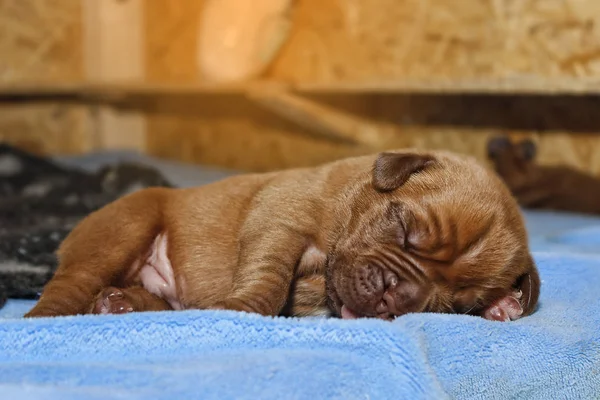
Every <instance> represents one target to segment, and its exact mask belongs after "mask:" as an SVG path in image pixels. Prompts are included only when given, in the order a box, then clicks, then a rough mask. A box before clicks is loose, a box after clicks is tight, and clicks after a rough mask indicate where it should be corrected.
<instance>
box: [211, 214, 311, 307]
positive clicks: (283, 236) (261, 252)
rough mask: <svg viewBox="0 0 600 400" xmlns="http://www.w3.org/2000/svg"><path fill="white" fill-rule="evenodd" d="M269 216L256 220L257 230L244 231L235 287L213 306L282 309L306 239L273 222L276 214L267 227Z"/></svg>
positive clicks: (234, 282)
mask: <svg viewBox="0 0 600 400" xmlns="http://www.w3.org/2000/svg"><path fill="white" fill-rule="evenodd" d="M268 218H269V217H268V216H267V217H265V218H264V219H260V220H259V221H253V222H254V224H253V226H254V229H247V230H245V232H243V233H242V237H241V243H240V244H241V246H240V255H239V262H238V265H237V269H236V271H235V274H234V281H233V287H232V290H231V292H230V293H229V296H228V297H227V299H226V300H224V301H222V302H220V303H217V304H215V305H214V306H213V307H211V308H217V309H227V310H236V311H246V312H254V313H259V314H263V315H278V314H279V313H280V312H281V311H282V309H283V307H284V305H285V303H286V300H287V298H288V295H289V291H290V285H291V282H292V279H293V277H294V269H295V267H296V264H297V262H298V260H299V259H300V256H301V255H302V250H303V249H304V247H305V243H306V240H305V239H304V237H303V236H302V235H301V234H300V233H299V232H297V231H295V230H292V229H290V228H289V227H287V226H285V225H283V226H282V225H281V224H273V222H274V221H273V217H272V216H271V221H270V222H271V223H270V224H269V226H264V224H265V221H268ZM273 225H275V226H273ZM278 225H279V226H278ZM263 226H264V227H263ZM257 227H260V229H258V230H257V229H256V228H257Z"/></svg>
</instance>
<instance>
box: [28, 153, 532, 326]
mask: <svg viewBox="0 0 600 400" xmlns="http://www.w3.org/2000/svg"><path fill="white" fill-rule="evenodd" d="M59 257H60V263H61V265H60V267H59V269H58V271H57V273H56V275H55V277H54V278H53V280H52V281H51V282H50V283H49V284H48V286H47V287H46V289H45V290H44V293H43V295H42V297H41V298H40V301H39V303H38V304H37V305H36V307H35V308H34V309H33V310H32V311H31V312H30V313H29V314H28V316H52V315H67V314H78V313H84V312H87V311H89V308H90V304H98V305H99V306H100V308H102V307H104V309H105V310H106V309H110V307H108V308H107V307H106V305H107V304H108V306H110V302H111V301H110V299H109V298H108V297H106V298H104V299H103V298H102V296H100V299H97V296H98V294H102V293H103V289H105V288H107V287H108V286H119V287H122V288H127V287H130V286H135V285H141V286H143V287H144V288H145V289H146V290H147V291H148V292H149V293H151V294H152V295H154V297H155V298H157V299H160V300H162V301H163V303H160V301H158V302H157V301H153V302H152V304H154V306H152V307H150V308H151V309H164V308H168V307H171V308H174V309H186V308H199V309H206V308H224V309H232V310H241V311H249V312H257V313H261V314H264V315H277V314H285V315H322V314H325V313H328V312H330V311H331V312H333V313H334V314H337V315H340V314H341V315H342V316H346V317H355V316H376V317H380V318H386V319H387V318H390V317H393V316H397V315H402V314H405V313H407V312H420V311H440V312H468V313H475V314H477V315H484V316H486V315H488V314H490V312H491V314H494V312H496V311H497V312H499V313H500V316H499V317H497V318H496V316H492V317H490V318H491V319H503V320H504V319H507V318H512V319H514V318H517V317H518V316H520V315H521V313H523V314H527V313H530V312H531V311H532V310H533V308H534V306H535V303H536V302H537V296H538V290H539V278H538V276H537V271H536V270H535V266H534V265H533V262H532V261H531V257H530V256H529V253H528V249H527V243H526V237H525V231H524V227H523V222H522V220H521V218H520V215H519V213H518V210H517V207H516V204H514V201H513V200H512V198H511V197H510V195H509V194H508V192H507V191H506V189H505V188H504V186H503V185H502V184H500V182H499V181H498V180H497V179H496V178H495V177H493V176H492V175H491V174H490V173H489V172H487V171H485V170H484V169H483V168H481V167H479V166H478V165H476V164H474V163H473V162H472V161H470V160H466V159H463V158H460V157H456V156H454V155H451V154H446V153H431V154H425V153H416V152H403V153H387V154H383V155H379V156H366V157H358V158H353V159H347V160H342V161H338V162H334V163H331V164H327V165H325V166H322V167H319V168H312V169H300V170H290V171H284V172H278V173H270V174H255V175H242V176H237V177H232V178H229V179H226V180H223V181H221V182H217V183H214V184H210V185H207V186H203V187H199V188H194V189H148V190H144V191H140V192H137V193H134V194H132V195H129V196H127V197H124V198H122V199H120V200H118V201H116V202H114V203H112V204H110V205H108V206H107V207H105V208H103V209H102V210H100V211H98V212H96V213H93V214H91V215H90V216H89V217H88V218H87V219H85V220H84V221H83V222H82V223H81V224H80V225H79V226H77V227H76V228H75V229H74V230H73V231H72V233H71V234H70V235H69V237H68V238H67V239H66V240H65V242H64V243H63V244H62V246H61V248H60V250H59ZM525 277H527V278H528V279H525ZM519 290H520V291H521V293H524V294H525V297H524V298H523V300H521V299H519V300H518V301H517V300H515V301H514V302H512V301H508V302H507V301H506V299H505V298H506V297H507V296H508V297H510V298H518V297H519V295H514V296H513V293H517V292H518V291H519ZM109 295H110V294H109ZM152 295H150V294H148V296H150V297H149V299H150V300H152V298H151V297H152ZM112 296H113V300H115V299H116V300H119V299H121V300H122V297H123V294H122V293H121V294H115V293H112ZM503 299H504V300H503ZM154 300H156V299H154ZM500 300H503V302H500ZM107 301H108V302H107ZM98 302H100V303H98ZM148 304H149V303H148ZM504 304H509V305H508V306H504ZM513 306H515V307H516V308H515V307H513ZM131 308H132V310H133V309H134V307H131ZM517 308H518V309H517ZM128 311H131V310H128Z"/></svg>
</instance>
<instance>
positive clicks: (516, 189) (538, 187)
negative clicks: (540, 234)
mask: <svg viewBox="0 0 600 400" xmlns="http://www.w3.org/2000/svg"><path fill="white" fill-rule="evenodd" d="M535 154H536V147H535V144H534V143H533V142H532V141H530V140H523V141H521V142H517V143H512V142H511V141H510V139H508V138H507V137H504V136H500V137H496V138H494V139H492V140H490V141H489V142H488V157H489V158H490V160H492V162H493V163H494V167H495V169H496V172H497V173H498V174H499V175H500V177H501V178H502V179H503V180H504V181H505V183H506V184H507V186H508V187H509V189H510V190H511V191H512V192H513V194H514V196H515V197H516V198H517V201H518V202H519V203H520V204H521V205H522V206H523V207H527V208H544V209H553V210H560V211H572V212H580V213H588V214H600V179H598V178H596V177H594V176H592V175H589V174H586V173H584V172H581V171H578V170H576V169H573V168H569V167H565V166H541V165H537V164H536V163H535Z"/></svg>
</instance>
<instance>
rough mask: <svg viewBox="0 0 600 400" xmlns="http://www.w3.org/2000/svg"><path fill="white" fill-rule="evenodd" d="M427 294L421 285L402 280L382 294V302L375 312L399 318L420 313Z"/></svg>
mask: <svg viewBox="0 0 600 400" xmlns="http://www.w3.org/2000/svg"><path fill="white" fill-rule="evenodd" d="M427 292H428V291H427V289H426V288H425V287H424V286H423V285H419V284H417V283H414V282H409V281H404V280H401V281H397V282H395V284H393V285H390V286H389V287H388V288H387V289H386V291H385V292H384V293H383V297H382V300H381V302H380V303H379V304H378V305H377V312H378V313H379V314H384V313H388V314H391V315H394V316H399V315H404V314H408V313H410V312H417V311H421V308H422V307H423V303H424V302H425V300H426V299H427V294H428V293H427Z"/></svg>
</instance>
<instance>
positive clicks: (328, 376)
mask: <svg viewBox="0 0 600 400" xmlns="http://www.w3.org/2000/svg"><path fill="white" fill-rule="evenodd" d="M527 216H528V227H529V231H530V234H531V242H532V246H533V248H534V251H535V253H534V255H535V259H536V261H537V263H538V266H539V269H540V273H541V277H542V281H543V286H542V294H541V300H540V307H539V310H538V311H537V312H536V313H535V314H534V315H532V316H530V317H527V318H524V319H522V320H519V321H516V322H511V323H500V322H492V321H486V320H483V319H481V318H476V317H470V316H463V315H435V314H414V315H406V316H403V317H401V318H398V319H397V320H395V321H394V322H391V323H390V322H384V321H375V320H355V321H342V320H335V319H329V320H327V319H305V320H298V319H284V318H264V317H260V316H256V315H248V314H238V313H233V312H225V311H223V312H218V311H184V312H159V313H140V314H129V315H123V316H82V317H65V318H55V319H38V320H24V319H21V318H19V317H20V316H21V315H22V314H23V313H24V312H26V310H28V309H29V308H30V307H31V306H32V303H31V302H25V301H21V302H17V301H10V302H9V303H8V305H7V306H6V307H5V308H4V309H3V310H2V311H0V318H3V319H0V398H2V399H36V398H39V399H104V400H105V399H108V398H125V399H169V400H173V399H194V398H198V399H318V398H331V399H411V400H412V399H444V398H459V399H521V398H523V399H544V400H546V399H577V398H582V399H593V398H600V295H599V290H600V219H596V218H589V217H577V216H565V215H558V214H550V213H528V215H527Z"/></svg>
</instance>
